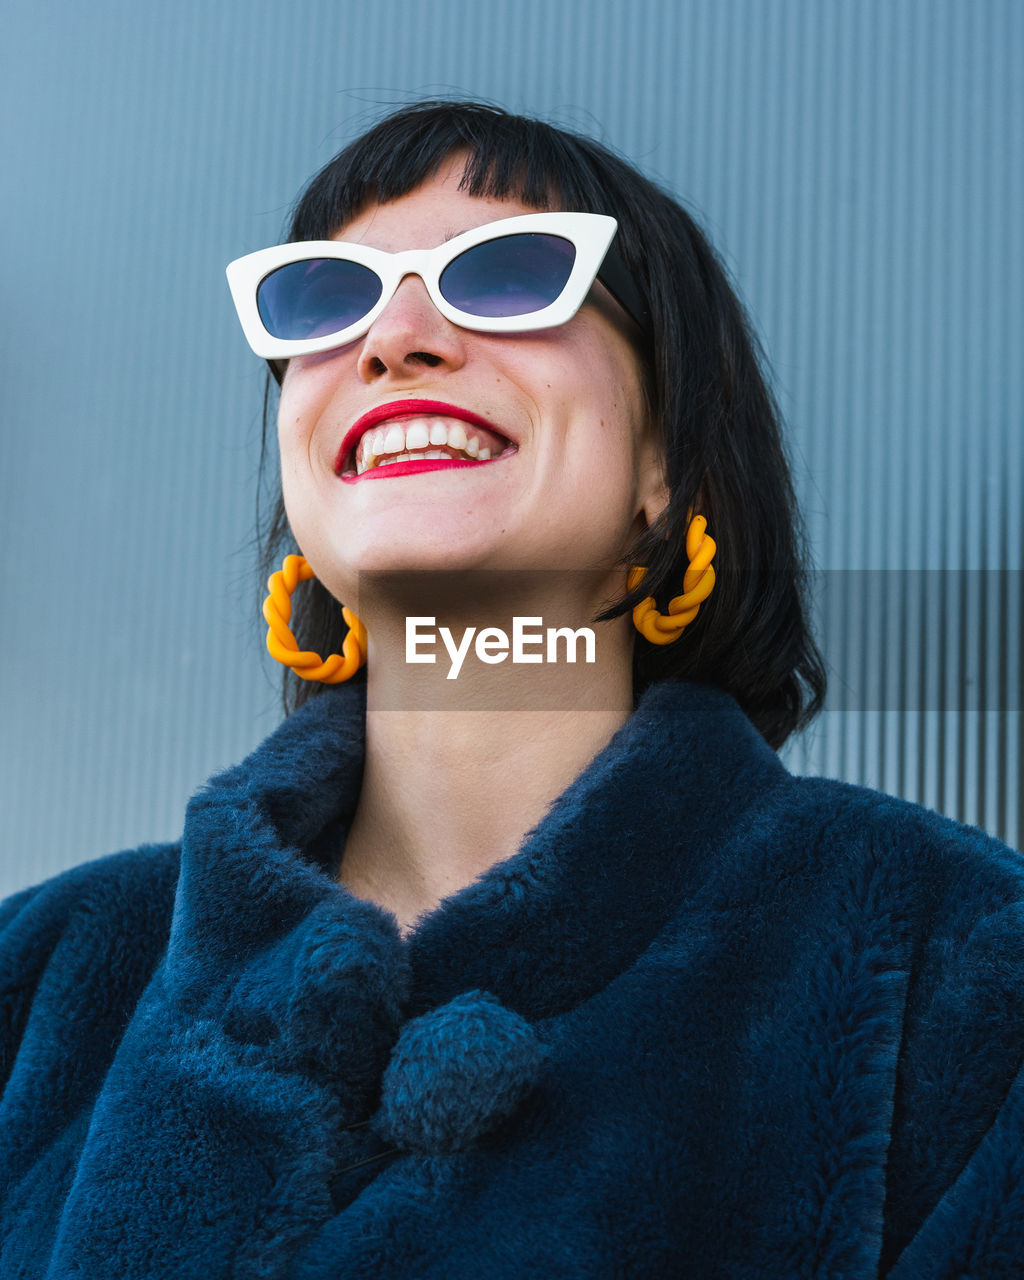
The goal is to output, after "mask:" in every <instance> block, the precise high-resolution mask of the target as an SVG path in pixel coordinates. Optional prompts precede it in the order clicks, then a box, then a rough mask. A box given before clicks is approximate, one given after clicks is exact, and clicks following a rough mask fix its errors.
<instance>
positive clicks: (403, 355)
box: [359, 275, 466, 382]
mask: <svg viewBox="0 0 1024 1280" xmlns="http://www.w3.org/2000/svg"><path fill="white" fill-rule="evenodd" d="M465 360H466V349H465V343H464V333H463V330H461V329H460V328H458V326H456V325H453V324H452V323H451V322H450V321H448V320H446V319H445V318H444V316H443V315H441V313H440V311H438V309H437V308H436V307H435V306H434V304H433V302H431V300H430V294H429V293H427V287H426V285H425V284H424V283H423V281H422V280H421V279H420V278H419V276H415V275H408V276H406V277H405V279H404V280H402V281H401V282H400V283H399V286H398V288H397V289H396V290H395V294H394V296H393V297H392V299H391V301H390V302H389V303H388V305H387V306H386V307H385V308H384V310H383V311H382V312H381V313H380V315H379V316H378V317H377V319H376V320H375V321H374V322H373V324H372V325H371V326H370V329H369V331H368V332H367V334H366V336H365V338H364V339H363V346H362V350H361V351H360V353H359V376H360V377H361V378H362V379H363V381H364V382H376V381H377V380H378V379H380V378H383V377H384V376H386V375H387V374H392V375H394V376H396V377H408V376H413V377H415V376H416V375H417V374H420V373H422V372H423V370H424V369H425V368H430V369H433V368H438V367H440V366H444V367H445V368H447V369H458V368H460V367H461V366H462V365H463V364H464V363H465Z"/></svg>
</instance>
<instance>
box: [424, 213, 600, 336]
mask: <svg viewBox="0 0 1024 1280" xmlns="http://www.w3.org/2000/svg"><path fill="white" fill-rule="evenodd" d="M575 260H576V246H575V245H574V244H573V243H572V241H571V240H566V239H564V238H563V237H562V236H549V235H535V234H529V233H523V234H520V235H514V236H501V237H499V238H498V239H496V240H487V241H485V242H484V243H483V244H478V245H476V246H474V247H473V248H472V249H467V250H466V252H465V253H460V254H459V256H458V257H457V258H455V259H454V260H453V261H452V262H450V263H449V264H448V266H447V267H445V269H444V271H443V272H442V273H441V279H440V289H441V293H442V295H443V296H444V297H445V298H446V299H447V300H448V302H450V303H451V304H452V306H453V307H458V309H459V310H460V311H465V312H466V313H467V314H469V315H474V316H524V315H529V314H530V313H531V312H533V311H541V310H543V308H544V307H547V306H550V305H551V303H552V302H554V301H555V299H556V298H557V297H558V296H559V294H560V293H561V292H562V290H563V289H564V288H565V284H566V281H567V280H568V279H569V276H570V274H571V272H572V266H573V263H574V262H575Z"/></svg>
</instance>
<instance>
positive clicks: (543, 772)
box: [340, 609, 633, 933]
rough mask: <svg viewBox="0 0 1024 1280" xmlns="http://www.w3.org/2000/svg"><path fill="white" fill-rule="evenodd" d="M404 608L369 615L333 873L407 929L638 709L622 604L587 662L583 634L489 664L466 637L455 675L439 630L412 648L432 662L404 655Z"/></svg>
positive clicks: (524, 826) (600, 630) (457, 636)
mask: <svg viewBox="0 0 1024 1280" xmlns="http://www.w3.org/2000/svg"><path fill="white" fill-rule="evenodd" d="M593 612H596V610H595V609H591V611H590V613H589V614H588V615H586V616H592V615H593ZM406 616H408V615H406V614H405V613H404V612H402V611H399V612H395V613H384V612H382V613H381V614H379V615H377V616H375V617H374V618H373V619H372V621H368V622H367V630H368V633H369V635H370V637H371V647H370V653H369V657H368V662H367V715H366V756H365V768H364V774H363V783H362V790H361V793H360V798H359V803H358V806H357V808H356V812H355V816H354V819H353V822H352V826H351V828H350V830H349V833H348V837H347V840H346V844H345V849H344V854H343V858H342V863H341V870H340V880H341V882H342V883H343V884H344V885H346V887H347V888H349V889H350V890H351V891H352V892H353V893H355V894H356V895H357V896H359V897H363V898H366V899H369V900H370V901H373V902H376V903H378V904H379V905H380V906H382V907H384V908H385V909H387V910H389V911H391V912H392V913H393V914H394V915H395V916H396V917H397V919H398V922H399V927H400V929H401V930H402V931H403V932H405V933H407V932H409V931H410V930H411V929H412V927H413V926H414V924H415V922H416V920H417V918H418V917H420V916H421V915H423V914H424V913H426V912H429V911H430V910H432V909H433V908H434V907H435V906H437V904H438V903H439V902H440V901H441V900H442V899H443V898H445V897H448V896H449V895H451V894H453V893H456V892H457V891H458V890H459V889H461V888H463V887H465V886H466V885H468V884H470V883H471V882H472V881H473V880H475V879H477V878H478V877H479V876H480V875H482V874H483V873H484V872H485V871H487V870H488V869H489V868H490V867H492V866H493V865H495V863H498V862H501V861H503V860H504V859H506V858H508V857H510V856H511V855H512V854H514V853H515V852H516V851H517V850H518V848H519V846H520V844H521V842H522V839H523V836H524V835H525V834H526V833H527V832H528V831H529V830H530V829H531V828H532V827H534V826H535V825H536V824H537V823H538V822H539V821H540V820H541V819H542V818H543V817H544V815H545V813H546V812H547V810H548V808H549V807H550V805H551V804H552V802H553V801H554V800H555V799H557V797H558V796H559V795H561V794H562V792H563V791H564V790H565V789H566V788H567V787H568V786H569V785H570V784H571V783H572V782H573V780H574V779H575V778H576V777H577V776H578V775H579V774H580V773H581V772H582V771H583V770H584V769H585V768H586V766H587V765H588V764H589V763H590V761H591V760H592V759H593V758H594V756H595V755H597V754H598V753H599V752H600V751H601V750H603V748H604V747H605V746H607V744H608V742H609V741H610V739H611V738H612V736H613V734H614V733H615V732H616V730H618V729H619V728H621V726H622V725H623V724H624V723H625V722H626V720H627V719H628V718H629V716H630V715H631V714H632V711H633V688H632V647H633V631H632V624H631V622H630V618H629V616H628V615H626V616H625V617H620V618H616V619H613V620H612V621H611V622H605V623H597V624H591V629H592V630H593V631H594V633H595V658H596V660H595V661H594V662H593V663H588V662H585V661H584V652H583V645H582V644H580V646H579V653H578V656H577V661H576V662H575V663H567V662H565V661H561V662H548V661H544V662H541V663H519V664H515V663H512V662H511V661H510V656H511V655H509V657H506V658H505V660H503V661H502V662H501V663H490V664H488V663H486V662H483V661H480V660H479V659H478V657H477V653H476V650H475V648H474V646H473V644H472V640H473V639H475V637H471V641H470V643H469V644H468V645H466V646H465V652H466V656H465V658H464V660H463V665H462V668H461V669H460V671H459V674H458V675H457V676H456V677H455V678H454V679H452V678H449V677H450V672H451V667H452V661H451V660H450V659H449V655H448V652H447V651H446V648H445V646H444V644H442V643H441V640H440V639H438V640H437V642H436V644H435V645H434V646H430V645H429V644H423V645H422V646H421V647H420V651H421V652H423V653H430V652H434V653H436V655H437V662H435V663H422V664H409V663H407V662H406V661H405V657H406V649H405V617H406ZM414 616H416V615H414ZM418 616H435V617H436V615H431V614H429V613H428V614H423V615H418ZM525 616H533V617H536V616H543V615H540V611H539V610H538V611H537V613H535V614H527V615H525ZM575 616H576V618H577V619H578V618H579V617H580V616H581V615H580V613H579V612H578V611H576V612H575ZM364 620H365V619H364ZM477 621H479V619H477ZM456 622H458V623H459V624H460V625H455V624H456ZM463 622H464V623H465V624H466V627H469V626H473V625H474V623H473V621H472V620H470V618H469V616H468V615H464V616H462V617H460V618H458V619H456V617H455V615H454V614H453V613H450V614H448V615H447V616H446V618H445V620H444V621H443V622H442V619H440V618H437V620H436V625H435V631H436V630H437V629H438V628H440V626H442V625H446V626H448V627H449V630H450V632H451V633H452V637H453V640H454V641H455V642H464V640H465V629H466V628H465V627H462V626H461V623H463ZM488 625H493V619H492V621H491V622H490V623H488ZM498 625H499V627H501V626H503V625H504V624H498ZM544 625H545V626H547V625H548V619H547V618H546V617H545V619H544ZM552 625H566V624H564V623H554V624H552ZM578 625H579V624H578V622H577V626H578ZM533 629H534V630H536V629H537V628H536V627H534V628H533ZM425 630H426V629H425ZM530 651H531V652H533V653H541V654H542V655H544V654H545V653H546V647H545V645H544V644H540V645H537V646H533V647H532V648H531V650H530ZM560 652H562V653H563V654H564V652H565V650H564V646H563V649H562V650H560ZM492 656H493V655H492Z"/></svg>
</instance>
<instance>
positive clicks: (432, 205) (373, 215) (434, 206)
mask: <svg viewBox="0 0 1024 1280" xmlns="http://www.w3.org/2000/svg"><path fill="white" fill-rule="evenodd" d="M465 163H466V162H465V157H464V156H461V155H456V156H452V157H449V158H448V159H447V160H445V161H444V162H443V163H442V165H441V167H440V168H439V169H438V170H437V172H436V173H435V174H434V175H433V176H432V177H430V178H427V179H426V180H425V181H424V182H421V183H420V185H419V186H418V187H414V188H413V189H412V190H411V191H408V192H406V194H405V195H403V196H399V197H398V198H397V199H395V200H388V201H386V202H385V203H383V204H370V205H367V206H366V207H365V208H364V209H363V210H361V211H360V212H359V213H358V214H356V216H355V217H354V218H351V219H350V220H349V221H348V222H345V223H343V224H342V225H341V226H340V227H339V228H338V230H337V231H336V232H334V234H333V235H332V236H331V239H332V240H348V241H351V242H354V243H356V244H365V245H368V246H370V247H371V248H373V249H386V250H388V251H389V252H391V253H396V252H398V251H399V250H401V249H433V248H436V247H437V245H439V244H443V243H444V242H445V241H446V240H451V239H452V238H453V237H454V236H457V235H461V233H462V232H463V231H470V230H472V229H473V228H474V227H479V226H482V225H483V224H484V223H486V222H497V221H498V220H499V219H500V218H514V217H516V216H517V215H519V214H524V213H536V212H538V209H537V207H536V206H535V205H529V204H525V203H524V202H523V201H522V200H520V199H518V197H516V196H488V195H479V196H474V195H470V193H469V192H468V191H464V190H460V187H459V183H460V182H461V181H462V176H463V173H464V172H465Z"/></svg>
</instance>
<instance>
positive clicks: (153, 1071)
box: [0, 682, 1024, 1280]
mask: <svg viewBox="0 0 1024 1280" xmlns="http://www.w3.org/2000/svg"><path fill="white" fill-rule="evenodd" d="M364 723H365V689H364V686H363V685H362V684H361V683H360V682H354V683H352V684H350V685H342V686H340V687H338V688H336V689H334V690H330V691H326V692H325V693H323V694H322V695H320V696H319V697H317V698H316V699H314V700H313V701H311V702H310V703H309V704H307V706H306V707H304V708H303V709H302V710H301V711H300V712H298V713H296V714H295V715H294V716H292V717H291V718H290V719H289V720H287V721H286V722H285V723H284V725H283V726H282V727H281V728H280V729H279V730H278V731H277V732H276V733H275V734H274V735H272V736H271V738H269V739H268V740H267V741H266V742H265V743H264V744H263V745H262V746H261V747H260V748H259V749H258V750H257V751H256V752H255V753H254V754H253V755H252V756H251V757H250V758H249V759H248V760H246V761H245V762H244V763H243V764H242V765H240V766H238V767H237V768H235V769H232V770H230V771H228V772H227V773H225V774H223V775H221V776H220V777H218V778H215V779H214V780H213V781H212V782H211V783H210V784H208V786H207V787H205V788H204V789H203V790H202V791H201V792H200V793H199V794H198V795H197V796H196V797H195V798H194V799H193V800H192V802H191V803H190V805H189V808H188V813H187V817H186V823H185V830H184V836H183V839H182V841H181V845H180V850H179V849H178V847H173V848H164V849H146V850H140V851H136V852H135V853H132V854H128V855H121V856H120V857H118V858H114V859H106V860H103V861H101V862H100V863H96V864H92V865H91V866H89V867H86V868H81V869H79V870H78V871H77V872H74V873H69V875H68V876H66V877H61V878H59V879H58V880H57V881H54V882H51V883H50V884H49V885H46V886H42V887H41V889H39V890H35V891H29V892H28V893H27V894H23V895H19V898H18V899H16V900H14V902H13V903H12V904H9V905H8V907H7V910H6V919H7V925H6V928H5V929H4V932H3V936H2V941H0V980H2V982H3V990H4V991H5V993H6V994H5V1000H6V1005H5V1006H4V1007H5V1009H6V1011H7V1012H6V1021H7V1025H8V1028H9V1034H8V1040H7V1048H6V1055H7V1072H8V1078H7V1083H6V1088H5V1091H4V1095H3V1101H2V1104H0V1126H2V1128H0V1132H3V1134H4V1136H5V1147H6V1154H5V1156H4V1157H3V1159H4V1161H5V1164H4V1166H3V1167H2V1169H0V1173H2V1175H3V1179H4V1185H5V1187H6V1191H5V1193H4V1198H3V1201H2V1204H0V1232H2V1234H0V1242H2V1243H0V1277H3V1278H4V1280H6V1277H14V1276H19V1277H22V1276H25V1277H28V1276H40V1277H41V1276H44V1275H46V1276H52V1277H57V1276H61V1277H63V1276H70V1275H72V1274H74V1275H75V1276H76V1277H80V1278H83V1280H84V1278H86V1277H97V1280H98V1278H99V1277H108V1276H110V1275H112V1274H116V1275H118V1276H119V1277H123V1278H124V1280H135V1278H136V1277H137V1278H138V1280H142V1278H143V1277H145V1278H146V1280H153V1278H155V1277H168V1278H170V1277H190V1276H196V1277H199V1276H202V1277H204V1280H219V1278H220V1277H225V1278H227V1277H237V1278H238V1280H248V1278H249V1277H268V1278H269V1277H282V1278H284V1277H288V1280H314V1278H316V1280H319V1278H321V1277H323V1280H327V1277H336V1276H337V1275H345V1276H346V1277H367V1278H368V1277H374V1278H377V1277H380V1278H381V1280H388V1278H389V1277H413V1276H415V1277H422V1278H423V1280H430V1278H434V1277H436V1278H437V1280H442V1277H443V1278H444V1280H453V1278H455V1277H471V1276H472V1277H477V1276H488V1277H521V1276H522V1277H525V1276H544V1277H547V1276H552V1277H554V1276H558V1277H596V1276H609V1277H611V1276H622V1277H644V1278H647V1277H652V1278H653V1277H662V1276H665V1277H669V1276H677V1275H683V1274H686V1275H695V1276H708V1277H711V1276H715V1277H737V1278H738V1277H741V1276H742V1277H748V1276H755V1275H756V1276H759V1277H779V1278H780V1280H781V1278H782V1277H791V1276H806V1277H822V1278H824V1277H836V1278H837V1280H838V1277H846V1278H847V1280H850V1278H857V1280H859V1278H861V1277H863V1278H864V1280H867V1277H875V1276H878V1275H881V1274H890V1275H891V1276H892V1277H893V1278H894V1280H897V1278H898V1280H915V1278H916V1277H925V1276H928V1277H931V1276H940V1275H946V1274H949V1275H950V1276H952V1275H954V1274H960V1271H957V1270H953V1269H950V1268H952V1267H953V1266H954V1261H955V1262H956V1265H957V1266H960V1267H961V1270H963V1269H965V1268H966V1269H971V1270H972V1274H976V1275H978V1276H979V1277H986V1278H987V1277H990V1276H991V1277H996V1276H1003V1275H1005V1276H1010V1275H1015V1276H1016V1275H1018V1274H1019V1273H1020V1272H1019V1270H1017V1269H1013V1268H1017V1267H1018V1265H1019V1264H1024V1244H1022V1233H1024V1227H1022V1225H1021V1224H1022V1223H1024V1180H1021V1179H1020V1178H1019V1176H1018V1175H1017V1174H1016V1173H1014V1172H1013V1171H1014V1170H1017V1169H1018V1164H1017V1161H1018V1160H1019V1157H1018V1155H1017V1154H1016V1153H1017V1152H1019V1151H1020V1150H1022V1149H1024V1105H1022V1095H1024V1083H1022V1082H1021V1081H1020V1080H1018V1079H1017V1072H1018V1070H1019V1068H1020V1064H1021V1059H1022V1056H1024V1055H1022V1039H1024V1038H1022V1034H1021V1027H1022V1024H1024V1000H1022V997H1021V992H1022V991H1024V947H1022V945H1021V942H1020V939H1021V938H1022V937H1024V930H1021V928H1020V925H1021V924H1022V923H1024V920H1022V915H1024V907H1022V904H1024V874H1022V870H1021V865H1020V860H1019V858H1018V857H1017V855H1015V854H1013V853H1012V852H1011V851H1009V850H1005V849H1003V848H1002V847H1001V846H998V845H996V844H995V843H994V842H991V841H988V840H987V838H985V837H983V836H981V835H980V833H974V832H967V831H966V829H962V828H955V827H954V825H953V824H951V823H947V822H945V821H944V820H941V819H938V818H937V817H936V816H935V815H930V814H927V813H926V812H925V811H923V810H919V809H916V808H915V807H913V806H909V805H906V804H902V803H900V802H898V801H893V800H890V799H888V798H887V797H882V796H878V795H875V794H874V793H869V792H864V791H860V790H858V789H856V788H849V787H844V786H841V785H840V784H836V783H828V782H821V781H817V782H815V781H807V780H798V779H793V778H791V777H790V776H789V775H788V774H787V773H786V771H785V770H784V769H783V768H782V766H781V765H780V763H779V762H778V760H777V758H776V756H775V755H774V753H773V752H772V751H771V750H769V748H768V747H767V746H766V745H765V743H764V742H763V740H762V739H761V738H760V736H759V735H758V734H757V732H756V731H755V730H754V729H753V727H752V726H751V725H750V724H749V722H748V721H747V720H746V718H745V717H744V716H743V715H742V713H741V712H740V710H739V709H738V707H737V706H736V705H735V703H734V702H733V701H732V700H731V699H730V698H729V697H727V696H726V695H724V694H722V693H720V692H718V691H716V690H713V689H710V688H704V687H700V686H695V685H692V684H680V683H670V682H665V683H661V684H658V685H655V686H653V687H652V688H651V689H649V690H648V692H647V694H646V695H645V697H644V699H643V700H642V702H641V704H640V706H639V707H638V709H637V710H636V712H635V713H634V715H633V716H632V717H631V719H630V720H629V721H628V722H627V724H626V725H625V726H624V727H623V728H622V729H621V730H620V731H619V732H618V733H617V734H616V735H615V737H614V738H613V739H612V741H611V742H610V743H609V745H608V747H607V748H606V749H605V750H604V751H603V752H601V753H600V754H599V755H598V756H597V757H596V758H595V759H594V761H593V762H592V763H591V764H590V765H589V766H588V768H587V769H586V770H584V772H583V773H582V774H581V775H580V776H579V777H578V778H577V780H576V781H575V782H574V783H573V784H572V785H571V786H570V787H569V788H568V789H567V790H566V791H565V792H564V793H563V795H562V796H561V797H559V799H558V800H557V801H556V802H555V803H554V804H553V805H552V807H551V809H550V811H549V812H548V813H547V815H546V816H545V817H544V818H543V819H542V821H540V822H539V823H538V824H537V826H536V827H535V828H534V829H533V830H532V831H531V832H530V833H528V835H527V837H526V838H525V840H524V842H523V844H522V847H521V848H520V850H519V851H518V852H517V853H516V854H515V855H514V856H512V857H511V858H509V859H507V860H505V861H503V862H501V863H499V864H498V865H496V866H494V867H492V868H491V870H490V871H488V872H487V873H486V874H485V875H483V876H482V877H480V878H479V879H478V880H477V881H476V882H474V883H473V884H472V885H470V886H468V887H467V888H465V889H463V890H461V891H460V892H459V893H457V894H455V895H454V896H453V897H451V898H449V899H447V900H446V901H445V902H444V903H442V904H441V906H440V907H438V908H437V909H436V910H435V911H434V912H433V913H432V914H431V915H430V916H428V917H427V918H426V919H425V920H424V921H422V922H421V924H420V926H419V927H418V928H417V930H416V931H415V932H414V934H413V935H411V936H410V937H409V938H407V939H404V940H403V939H401V938H400V937H399V935H398V931H397V926H396V923H395V921H394V919H393V918H392V917H390V916H389V915H387V914H386V913H385V912H383V911H381V910H380V909H378V908H377V907H375V906H374V905H372V904H370V903H367V902H363V901H361V900H359V899H357V898H355V897H353V896H352V895H351V894H349V893H347V892H346V891H345V890H343V889H342V888H341V887H340V886H339V885H338V884H337V881H336V875H337V867H338V863H339V860H340V854H341V850H342V849H343V847H344V839H345V832H346V830H347V827H348V824H349V823H350V821H351V818H352V815H353V813H354V810H355V805H356V801H357V799H358V795H359V788H360V782H361V772H362V753H363V734H364ZM429 820H430V815H429V813H425V814H424V821H429ZM4 918H5V916H3V915H0V922H2V921H3V919H4ZM2 1025H3V1024H2V1023H0V1026H2ZM1014 1090H1016V1091H1017V1092H1014ZM1011 1175H1012V1176H1011ZM1013 1178H1016V1181H1015V1182H1014V1181H1013ZM979 1258H980V1259H982V1260H983V1262H984V1263H985V1265H981V1263H979V1262H978V1261H977V1259H979ZM968 1259H970V1260H971V1261H970V1267H968V1261H967V1260H968ZM986 1260H987V1261H986ZM940 1264H941V1265H940ZM986 1266H987V1267H988V1269H987V1270H986V1269H985V1267H986ZM943 1268H945V1269H943Z"/></svg>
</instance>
